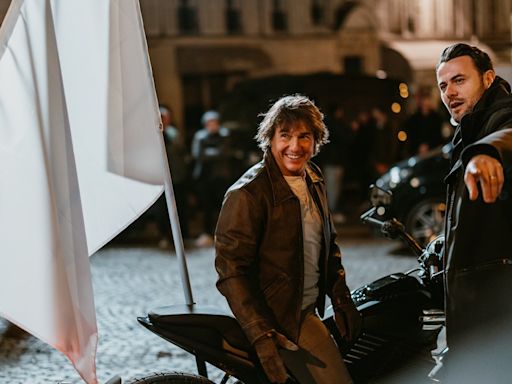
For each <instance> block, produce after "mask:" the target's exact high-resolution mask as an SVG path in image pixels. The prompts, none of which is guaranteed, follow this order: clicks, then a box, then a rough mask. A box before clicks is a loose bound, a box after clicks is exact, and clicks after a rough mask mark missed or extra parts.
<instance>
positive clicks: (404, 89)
mask: <svg viewBox="0 0 512 384" xmlns="http://www.w3.org/2000/svg"><path fill="white" fill-rule="evenodd" d="M398 90H399V91H400V97H402V98H403V99H407V98H408V97H409V87H408V86H407V84H405V83H400V85H399V86H398Z"/></svg>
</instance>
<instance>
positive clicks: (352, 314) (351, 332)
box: [334, 296, 363, 344]
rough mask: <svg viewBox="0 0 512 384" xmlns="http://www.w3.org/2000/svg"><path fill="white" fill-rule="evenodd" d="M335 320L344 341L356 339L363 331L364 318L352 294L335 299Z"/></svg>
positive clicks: (349, 342)
mask: <svg viewBox="0 0 512 384" xmlns="http://www.w3.org/2000/svg"><path fill="white" fill-rule="evenodd" d="M334 320H335V321H336V327H337V328H338V331H339V332H340V336H341V338H342V339H343V341H345V342H346V343H348V344H352V343H353V342H354V341H356V339H357V338H358V336H359V334H360V333H361V328H362V325H363V320H362V318H361V314H360V313H359V311H358V310H357V308H356V306H355V305H354V302H353V301H352V299H351V298H350V296H348V297H344V298H342V299H336V300H335V302H334Z"/></svg>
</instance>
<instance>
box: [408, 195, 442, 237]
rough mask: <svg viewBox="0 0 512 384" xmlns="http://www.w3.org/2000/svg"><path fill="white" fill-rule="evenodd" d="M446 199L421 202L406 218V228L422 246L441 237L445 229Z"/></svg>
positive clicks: (430, 199)
mask: <svg viewBox="0 0 512 384" xmlns="http://www.w3.org/2000/svg"><path fill="white" fill-rule="evenodd" d="M445 211H446V204H445V202H444V197H433V198H429V199H425V200H422V201H420V202H419V203H418V204H416V205H415V206H413V207H412V209H411V210H410V211H409V213H408V214H407V216H406V218H405V228H406V229H407V231H408V232H409V233H410V234H411V235H412V236H413V237H414V238H415V239H416V240H417V241H418V242H419V243H420V244H422V245H426V244H427V243H428V242H429V241H431V240H433V239H434V238H435V237H437V236H438V235H440V234H441V233H442V231H443V228H444V215H445Z"/></svg>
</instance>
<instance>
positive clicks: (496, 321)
mask: <svg viewBox="0 0 512 384" xmlns="http://www.w3.org/2000/svg"><path fill="white" fill-rule="evenodd" d="M436 73H437V82H438V86H439V90H440V93H441V98H442V100H443V103H444V105H445V106H446V108H447V109H448V111H449V112H450V114H451V116H452V118H453V120H455V121H456V122H457V123H458V124H459V125H458V127H457V129H456V132H455V136H454V138H453V144H454V150H453V153H452V161H451V169H450V172H449V174H448V176H447V177H446V182H447V184H448V195H447V196H448V199H447V215H446V223H445V236H446V246H445V250H446V252H445V292H446V294H445V299H446V303H445V309H446V325H447V338H448V346H449V352H448V360H447V368H448V370H447V375H448V380H447V382H448V383H484V382H486V383H509V382H510V374H511V373H512V366H511V364H510V362H511V361H512V347H511V346H512V332H511V328H512V327H511V324H512V251H511V248H510V239H511V238H512V199H511V196H510V193H511V192H512V191H511V190H510V176H511V170H512V158H511V156H512V97H511V95H510V85H509V84H508V83H507V82H506V81H505V80H503V79H501V78H500V77H498V76H496V74H495V72H494V69H493V65H492V62H491V60H490V58H489V56H488V55H487V54H486V53H485V52H483V51H481V50H480V49H478V48H476V47H472V46H469V45H466V44H455V45H453V46H450V47H448V48H446V49H445V50H444V51H443V52H442V54H441V57H440V60H439V63H438V65H437V72H436ZM443 382H444V381H443Z"/></svg>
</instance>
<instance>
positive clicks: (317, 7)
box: [311, 0, 325, 25]
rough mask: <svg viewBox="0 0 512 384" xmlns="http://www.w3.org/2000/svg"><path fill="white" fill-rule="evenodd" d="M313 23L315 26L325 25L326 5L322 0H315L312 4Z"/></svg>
mask: <svg viewBox="0 0 512 384" xmlns="http://www.w3.org/2000/svg"><path fill="white" fill-rule="evenodd" d="M311 21H312V22H313V25H322V24H324V23H325V4H324V1H322V0H313V3H312V4H311Z"/></svg>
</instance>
